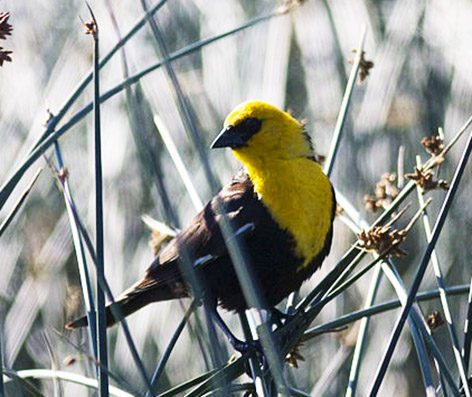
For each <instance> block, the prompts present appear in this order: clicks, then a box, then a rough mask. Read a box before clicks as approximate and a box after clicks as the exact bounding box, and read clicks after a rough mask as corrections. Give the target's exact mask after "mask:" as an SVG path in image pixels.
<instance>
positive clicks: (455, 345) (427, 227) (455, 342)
mask: <svg viewBox="0 0 472 397" xmlns="http://www.w3.org/2000/svg"><path fill="white" fill-rule="evenodd" d="M416 164H417V167H421V161H420V159H419V157H417V158H416ZM416 191H417V195H418V203H419V205H423V204H424V196H423V191H422V190H421V187H420V186H417V188H416ZM423 228H424V231H425V234H426V240H427V241H428V242H429V241H431V224H430V222H429V217H428V213H427V212H426V211H425V212H424V213H423ZM431 264H432V265H433V270H434V274H435V276H436V282H437V285H438V289H439V291H440V292H441V294H440V298H441V305H442V307H443V312H444V318H445V319H446V324H447V329H448V331H449V338H450V340H451V345H452V350H453V353H454V358H455V360H456V364H457V369H458V370H459V375H460V378H461V382H462V384H467V371H466V369H465V365H464V361H463V358H462V356H461V348H460V346H459V338H458V337H457V331H456V327H455V326H454V322H453V320H452V313H451V309H450V307H449V302H448V299H447V295H446V286H445V285H444V279H443V275H442V271H441V266H440V264H439V259H438V256H437V255H436V250H433V251H432V253H431ZM464 392H465V395H466V397H470V391H469V388H468V387H465V388H464Z"/></svg>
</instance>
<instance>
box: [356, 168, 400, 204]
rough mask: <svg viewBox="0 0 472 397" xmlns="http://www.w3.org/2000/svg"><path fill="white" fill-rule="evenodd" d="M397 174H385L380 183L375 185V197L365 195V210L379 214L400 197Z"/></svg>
mask: <svg viewBox="0 0 472 397" xmlns="http://www.w3.org/2000/svg"><path fill="white" fill-rule="evenodd" d="M396 179H397V176H396V174H393V173H392V174H389V173H385V174H383V175H382V176H381V178H380V181H379V182H377V183H376V184H375V191H374V192H375V197H374V196H371V195H365V196H364V201H365V208H366V209H367V210H369V211H372V212H377V210H378V209H379V208H386V207H387V206H389V205H390V203H391V202H392V201H393V200H394V199H395V198H396V197H397V196H398V189H397V187H396V186H395V184H394V183H395V181H396Z"/></svg>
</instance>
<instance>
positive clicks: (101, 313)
mask: <svg viewBox="0 0 472 397" xmlns="http://www.w3.org/2000/svg"><path fill="white" fill-rule="evenodd" d="M87 7H88V9H89V12H90V14H91V16H92V22H90V24H92V27H91V28H89V33H91V35H92V37H93V43H94V53H93V88H94V90H93V91H94V101H93V116H94V117H93V119H94V144H95V145H94V151H95V156H94V158H95V221H96V222H95V233H96V243H95V244H96V255H97V280H98V278H99V277H100V278H104V277H105V260H104V247H103V175H102V148H101V126H100V73H99V66H98V62H99V38H98V24H97V21H96V19H95V16H94V15H93V11H92V9H91V8H90V6H89V5H88V4H87ZM98 275H99V276H98ZM96 288H97V296H96V299H97V305H96V307H97V322H96V337H97V360H98V361H99V362H100V364H101V365H100V367H99V368H98V389H99V394H100V396H101V397H107V396H108V395H109V392H108V386H109V380H108V372H107V371H105V370H104V369H105V368H108V347H107V326H106V324H107V319H106V312H105V294H104V292H103V290H102V288H101V286H100V283H99V282H98V281H97V286H96ZM89 326H93V324H89Z"/></svg>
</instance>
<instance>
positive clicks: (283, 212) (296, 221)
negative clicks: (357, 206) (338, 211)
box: [248, 158, 334, 269]
mask: <svg viewBox="0 0 472 397" xmlns="http://www.w3.org/2000/svg"><path fill="white" fill-rule="evenodd" d="M248 172H249V175H250V177H251V180H252V183H253V185H254V191H255V192H256V194H257V195H258V197H259V199H260V200H261V201H262V202H263V203H264V205H265V206H266V207H267V208H268V210H269V212H270V213H271V215H272V217H273V218H274V220H275V221H276V222H277V223H278V224H279V226H280V227H281V228H282V229H285V230H287V231H288V232H289V233H290V234H291V235H292V236H293V238H294V241H295V245H296V246H295V253H296V255H297V256H298V257H300V258H301V259H302V263H301V264H300V266H299V268H298V269H302V268H304V267H305V266H307V265H308V264H309V263H310V262H311V260H312V259H313V258H315V257H316V256H317V255H318V254H319V253H320V251H321V250H322V249H323V247H324V245H325V241H326V236H327V235H328V233H329V231H330V230H331V223H332V211H333V205H334V203H333V193H332V188H331V184H330V182H329V180H328V178H327V177H326V175H325V174H324V173H323V171H322V169H321V167H320V166H319V164H318V163H316V162H315V161H313V160H311V159H308V158H299V159H291V160H289V161H287V160H274V161H273V162H270V163H266V164H264V168H263V170H260V169H259V170H255V169H250V167H248Z"/></svg>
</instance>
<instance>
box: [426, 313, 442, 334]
mask: <svg viewBox="0 0 472 397" xmlns="http://www.w3.org/2000/svg"><path fill="white" fill-rule="evenodd" d="M427 323H428V326H429V329H430V330H431V332H435V331H437V329H438V328H439V327H440V326H441V325H443V324H444V319H443V317H442V315H441V313H440V312H438V311H437V310H435V311H434V312H432V313H431V314H429V315H428V320H427Z"/></svg>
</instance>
